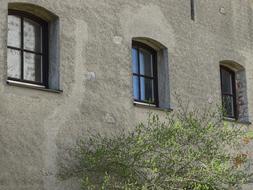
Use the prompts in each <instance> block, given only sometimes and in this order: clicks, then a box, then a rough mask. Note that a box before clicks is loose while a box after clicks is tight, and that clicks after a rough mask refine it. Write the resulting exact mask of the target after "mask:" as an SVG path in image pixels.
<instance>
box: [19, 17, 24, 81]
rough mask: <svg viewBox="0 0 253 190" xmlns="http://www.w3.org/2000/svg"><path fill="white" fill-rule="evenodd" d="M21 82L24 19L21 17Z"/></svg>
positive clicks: (22, 77) (22, 76) (22, 78)
mask: <svg viewBox="0 0 253 190" xmlns="http://www.w3.org/2000/svg"><path fill="white" fill-rule="evenodd" d="M20 54H21V80H24V18H23V17H21V52H20Z"/></svg>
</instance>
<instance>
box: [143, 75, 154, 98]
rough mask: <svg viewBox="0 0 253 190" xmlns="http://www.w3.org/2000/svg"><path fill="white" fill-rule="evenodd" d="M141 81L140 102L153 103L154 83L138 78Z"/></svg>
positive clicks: (150, 80)
mask: <svg viewBox="0 0 253 190" xmlns="http://www.w3.org/2000/svg"><path fill="white" fill-rule="evenodd" d="M140 79H141V100H142V101H146V102H149V103H154V82H153V80H152V79H148V78H144V77H140Z"/></svg>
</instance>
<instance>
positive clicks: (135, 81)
mask: <svg viewBox="0 0 253 190" xmlns="http://www.w3.org/2000/svg"><path fill="white" fill-rule="evenodd" d="M138 78H139V77H137V76H133V95H134V99H135V100H139V80H138Z"/></svg>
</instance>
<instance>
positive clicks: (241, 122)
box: [223, 117, 252, 125]
mask: <svg viewBox="0 0 253 190" xmlns="http://www.w3.org/2000/svg"><path fill="white" fill-rule="evenodd" d="M223 120H224V121H229V122H232V123H238V124H244V125H251V124H252V123H251V122H250V121H239V120H236V119H234V118H229V117H223Z"/></svg>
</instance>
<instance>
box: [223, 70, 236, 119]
mask: <svg viewBox="0 0 253 190" xmlns="http://www.w3.org/2000/svg"><path fill="white" fill-rule="evenodd" d="M220 73H221V93H222V106H223V110H224V116H225V117H230V118H236V116H237V115H236V93H235V73H234V72H233V71H232V70H230V69H228V68H226V67H221V68H220Z"/></svg>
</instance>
